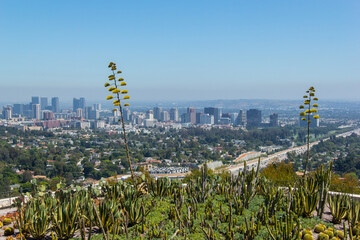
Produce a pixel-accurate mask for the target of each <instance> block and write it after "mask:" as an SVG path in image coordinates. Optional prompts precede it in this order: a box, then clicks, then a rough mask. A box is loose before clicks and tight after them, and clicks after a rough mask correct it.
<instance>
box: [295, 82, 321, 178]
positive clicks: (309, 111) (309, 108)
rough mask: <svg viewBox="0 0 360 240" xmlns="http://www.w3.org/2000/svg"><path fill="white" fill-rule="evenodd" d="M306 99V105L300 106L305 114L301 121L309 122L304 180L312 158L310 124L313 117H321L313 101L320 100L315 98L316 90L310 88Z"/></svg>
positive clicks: (301, 114)
mask: <svg viewBox="0 0 360 240" xmlns="http://www.w3.org/2000/svg"><path fill="white" fill-rule="evenodd" d="M303 99H304V105H300V109H303V112H301V113H300V116H301V120H302V121H307V156H306V162H305V171H304V178H306V171H307V168H308V164H309V158H310V123H311V119H312V118H311V117H313V118H314V119H319V118H320V117H319V115H317V114H316V113H317V112H318V110H317V109H316V108H317V107H319V106H318V104H317V103H314V104H312V103H313V101H317V100H318V98H317V97H315V88H314V87H310V88H309V90H307V91H306V95H304V96H303Z"/></svg>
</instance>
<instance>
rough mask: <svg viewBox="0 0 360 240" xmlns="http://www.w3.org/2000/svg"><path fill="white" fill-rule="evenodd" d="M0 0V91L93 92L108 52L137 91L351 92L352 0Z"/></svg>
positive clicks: (230, 95) (270, 95) (186, 96)
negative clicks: (103, 0) (322, 0)
mask: <svg viewBox="0 0 360 240" xmlns="http://www.w3.org/2000/svg"><path fill="white" fill-rule="evenodd" d="M0 6H1V8H0V9H1V10H0V12H1V14H0V21H1V22H2V27H1V29H0V32H1V33H2V35H4V36H6V38H2V39H0V46H2V54H1V57H0V63H1V64H0V79H1V88H0V102H6V101H9V100H11V99H14V98H16V99H19V100H20V101H22V100H25V97H27V95H30V96H31V95H39V96H58V97H60V98H61V99H69V101H71V98H72V97H73V96H83V97H85V98H86V99H88V100H90V101H101V100H103V99H105V97H106V92H105V91H104V89H103V88H102V86H103V84H104V83H105V82H106V80H107V76H108V74H109V73H108V69H107V64H108V62H109V61H114V62H116V63H117V64H118V66H119V68H120V69H121V70H122V71H123V73H124V78H125V80H126V81H127V83H128V86H127V89H128V90H129V94H130V95H131V98H132V99H134V100H139V101H147V100H154V101H156V100H158V101H165V100H173V101H178V100H212V99H297V98H301V96H302V93H303V91H304V90H306V89H308V88H309V86H312V85H313V86H315V88H316V89H317V90H318V94H317V95H318V96H319V98H320V99H343V100H359V94H358V93H357V89H359V88H360V81H359V76H360V69H359V68H358V66H357V65H358V62H360V32H359V31H357V29H358V26H359V24H360V10H359V9H360V2H359V1H356V0H349V1H327V2H321V1H310V0H307V1H301V2H300V1H299V2H288V1H272V2H267V1H257V2H241V1H227V2H225V3H224V2H215V1H214V2H211V1H210V2H209V1H196V2H193V1H181V2H168V1H156V2H147V1H137V2H136V3H135V2H126V1H110V2H109V3H102V2H95V1H87V2H86V4H84V2H82V1H79V2H70V1H63V2H61V3H60V2H59V3H56V2H28V1H16V2H11V1H7V2H2V3H1V5H0ZM114 39H116V41H114ZM21 98H24V99H22V100H21Z"/></svg>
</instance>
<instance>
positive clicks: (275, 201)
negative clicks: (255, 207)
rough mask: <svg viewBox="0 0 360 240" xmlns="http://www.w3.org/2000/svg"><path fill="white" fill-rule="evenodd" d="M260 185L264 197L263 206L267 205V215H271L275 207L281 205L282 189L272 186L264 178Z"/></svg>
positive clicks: (275, 209)
mask: <svg viewBox="0 0 360 240" xmlns="http://www.w3.org/2000/svg"><path fill="white" fill-rule="evenodd" d="M263 181H264V182H263V183H262V184H261V185H260V188H261V192H262V194H263V196H264V198H265V200H264V201H265V206H268V211H269V217H272V216H273V215H274V214H275V212H276V211H277V210H278V209H277V208H278V207H279V206H280V205H281V203H282V201H283V198H284V195H285V193H284V190H283V189H281V188H278V187H276V186H274V185H273V184H272V183H271V182H268V181H267V180H266V179H264V180H263Z"/></svg>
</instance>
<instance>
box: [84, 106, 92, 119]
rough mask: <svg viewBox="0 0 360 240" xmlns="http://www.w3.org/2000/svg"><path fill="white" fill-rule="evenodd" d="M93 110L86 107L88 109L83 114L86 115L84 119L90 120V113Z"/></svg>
mask: <svg viewBox="0 0 360 240" xmlns="http://www.w3.org/2000/svg"><path fill="white" fill-rule="evenodd" d="M93 110H94V108H93V107H86V108H85V112H83V113H84V118H85V119H90V117H89V114H90V112H91V111H93Z"/></svg>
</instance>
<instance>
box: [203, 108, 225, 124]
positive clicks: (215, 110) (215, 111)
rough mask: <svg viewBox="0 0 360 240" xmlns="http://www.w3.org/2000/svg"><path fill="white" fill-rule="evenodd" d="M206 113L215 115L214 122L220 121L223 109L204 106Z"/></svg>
mask: <svg viewBox="0 0 360 240" xmlns="http://www.w3.org/2000/svg"><path fill="white" fill-rule="evenodd" d="M204 113H205V114H209V115H213V116H214V124H218V123H219V121H220V116H221V109H219V108H214V107H206V108H204Z"/></svg>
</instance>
